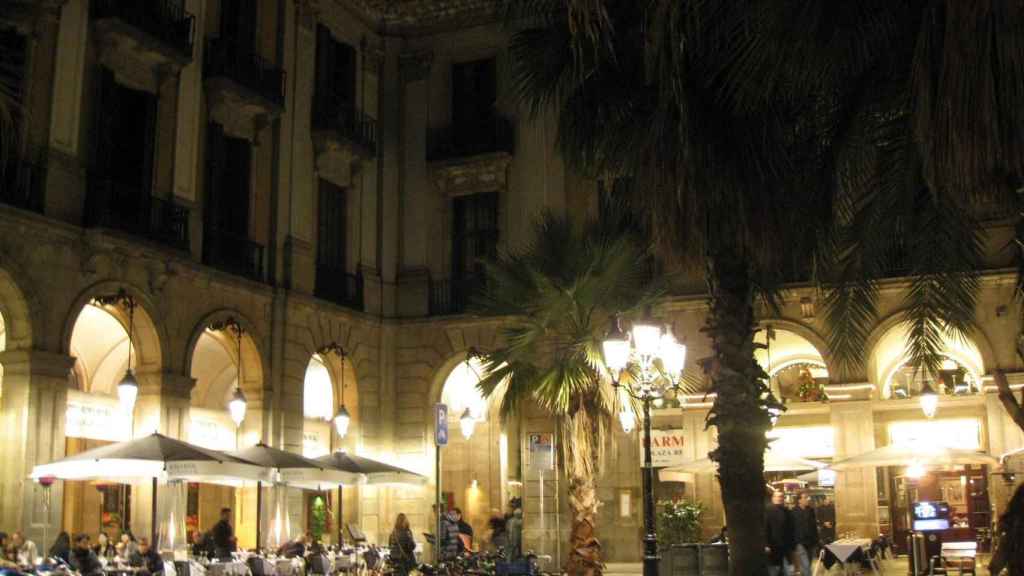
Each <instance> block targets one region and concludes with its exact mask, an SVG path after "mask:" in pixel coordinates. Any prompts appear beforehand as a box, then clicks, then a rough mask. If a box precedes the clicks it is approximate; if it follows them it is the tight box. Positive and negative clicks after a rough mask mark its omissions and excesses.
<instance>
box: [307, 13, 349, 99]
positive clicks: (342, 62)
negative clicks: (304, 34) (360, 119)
mask: <svg viewBox="0 0 1024 576" xmlns="http://www.w3.org/2000/svg"><path fill="white" fill-rule="evenodd" d="M313 98H314V101H313V114H314V117H315V118H318V119H322V118H333V117H336V116H338V115H339V114H340V113H341V112H342V111H344V110H352V109H355V103H356V49H355V48H354V47H352V46H350V45H348V44H345V43H344V42H338V41H337V40H335V39H334V37H333V36H331V32H330V30H328V29H327V27H326V26H324V25H322V24H321V25H318V26H317V30H316V89H315V90H314V96H313Z"/></svg>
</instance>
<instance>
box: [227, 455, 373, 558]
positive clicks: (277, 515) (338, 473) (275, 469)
mask: <svg viewBox="0 0 1024 576" xmlns="http://www.w3.org/2000/svg"><path fill="white" fill-rule="evenodd" d="M232 456H235V457H236V458H239V459H242V460H246V461H248V462H253V463H256V464H259V465H260V466H263V467H265V468H267V469H268V470H270V471H271V473H272V480H273V481H274V482H275V483H277V484H283V485H286V486H293V487H295V488H305V489H309V490H328V489H331V488H333V487H335V486H337V485H340V484H358V483H360V482H361V481H362V476H361V475H359V474H355V473H352V472H346V471H344V470H339V469H337V468H335V467H333V466H331V465H329V464H324V463H322V462H318V461H316V460H311V459H309V458H306V457H304V456H302V455H300V454H296V453H294V452H288V451H287V450H281V449H279V448H272V447H270V446H267V445H266V444H263V443H262V442H261V443H259V444H256V445H255V446H250V447H249V448H246V449H244V450H239V451H237V452H233V453H232ZM262 488H263V487H262V482H260V483H257V488H256V490H257V493H256V542H257V545H262V544H263V541H262V540H261V537H262V529H261V526H262V515H263V490H262ZM272 495H273V501H272V502H271V507H272V509H273V526H272V529H271V536H272V537H273V539H274V544H275V545H280V544H282V542H281V539H282V538H285V539H287V537H288V536H289V534H288V533H289V532H290V530H289V529H288V528H287V527H284V526H286V525H287V518H283V517H282V515H285V516H286V514H287V513H286V512H285V511H283V506H286V502H285V500H286V497H285V496H284V495H283V494H282V493H281V489H280V488H277V489H275V490H274V493H273V494H272Z"/></svg>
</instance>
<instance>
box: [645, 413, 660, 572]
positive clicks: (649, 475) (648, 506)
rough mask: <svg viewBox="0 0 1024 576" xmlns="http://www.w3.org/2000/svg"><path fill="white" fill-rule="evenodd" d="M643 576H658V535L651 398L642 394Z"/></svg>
mask: <svg viewBox="0 0 1024 576" xmlns="http://www.w3.org/2000/svg"><path fill="white" fill-rule="evenodd" d="M643 402H644V474H643V489H644V576H658V534H657V529H656V528H655V524H654V466H653V465H652V464H651V397H650V395H649V394H644V398H643Z"/></svg>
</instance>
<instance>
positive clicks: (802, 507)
mask: <svg viewBox="0 0 1024 576" xmlns="http://www.w3.org/2000/svg"><path fill="white" fill-rule="evenodd" d="M792 514H793V528H794V533H795V536H796V548H795V549H794V551H793V556H794V560H795V562H794V564H796V565H797V566H799V567H800V573H801V574H803V576H811V564H812V563H813V562H814V557H815V555H816V554H817V552H818V542H819V540H820V538H819V537H818V518H817V516H815V514H814V508H813V507H812V506H811V495H810V494H808V493H807V492H801V493H800V497H799V498H798V499H797V501H796V508H794V509H793V512H792Z"/></svg>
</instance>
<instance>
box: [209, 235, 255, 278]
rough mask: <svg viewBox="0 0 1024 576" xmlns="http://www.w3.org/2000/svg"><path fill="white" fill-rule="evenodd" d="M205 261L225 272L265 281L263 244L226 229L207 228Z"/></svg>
mask: <svg viewBox="0 0 1024 576" xmlns="http://www.w3.org/2000/svg"><path fill="white" fill-rule="evenodd" d="M203 262H204V263H205V264H207V265H209V266H213V267H215V268H220V269H221V270H224V271H225V272H230V273H232V274H237V275H239V276H245V277H246V278H250V279H252V280H256V281H258V282H262V281H263V246H262V245H260V244H259V243H257V242H253V241H252V240H250V239H248V238H246V237H244V236H239V235H238V234H233V233H231V232H228V231H226V230H220V229H218V228H216V227H213V226H207V227H206V228H205V230H204V231H203Z"/></svg>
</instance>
